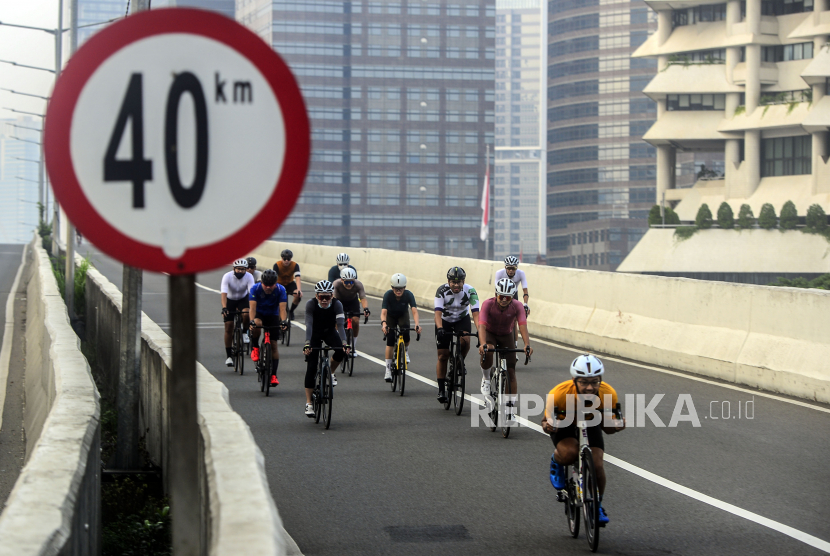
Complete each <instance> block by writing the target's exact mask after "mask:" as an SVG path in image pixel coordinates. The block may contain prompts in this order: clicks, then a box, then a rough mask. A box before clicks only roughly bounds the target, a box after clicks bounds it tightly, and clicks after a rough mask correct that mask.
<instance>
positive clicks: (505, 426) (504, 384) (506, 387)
mask: <svg viewBox="0 0 830 556" xmlns="http://www.w3.org/2000/svg"><path fill="white" fill-rule="evenodd" d="M508 397H510V378H509V377H508V376H507V370H506V369H501V371H499V398H501V401H500V404H501V405H502V406H503V407H504V409H505V413H504V415H502V416H501V417H502V425H501V435H502V436H503V437H504V438H507V437H508V436H510V421H509V420H508V419H507V411H509V410H510V408H509V407H508V406H507V398H508Z"/></svg>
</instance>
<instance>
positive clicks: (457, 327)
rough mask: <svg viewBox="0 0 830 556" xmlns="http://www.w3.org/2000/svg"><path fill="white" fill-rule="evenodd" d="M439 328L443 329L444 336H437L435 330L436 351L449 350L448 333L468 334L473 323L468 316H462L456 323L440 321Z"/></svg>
mask: <svg viewBox="0 0 830 556" xmlns="http://www.w3.org/2000/svg"><path fill="white" fill-rule="evenodd" d="M441 326H443V327H444V331H445V332H444V335H443V336H438V329H437V328H436V329H435V345H436V346H437V347H438V349H449V348H450V341H451V339H452V335H451V334H450V333H449V332H450V331H454V332H470V331H472V329H473V323H472V321H471V320H470V314H469V313H467V314H466V315H464V316H463V317H462V318H461V320H459V321H458V322H448V321H445V320H444V319H441Z"/></svg>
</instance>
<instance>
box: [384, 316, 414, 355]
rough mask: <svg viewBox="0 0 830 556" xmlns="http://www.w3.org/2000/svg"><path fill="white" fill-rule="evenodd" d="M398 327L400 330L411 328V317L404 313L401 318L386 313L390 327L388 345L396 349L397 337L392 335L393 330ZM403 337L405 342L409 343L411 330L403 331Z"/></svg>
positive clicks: (387, 323)
mask: <svg viewBox="0 0 830 556" xmlns="http://www.w3.org/2000/svg"><path fill="white" fill-rule="evenodd" d="M395 325H397V326H398V327H399V328H404V329H407V328H409V315H408V314H406V313H404V314H403V315H401V316H399V317H393V316H391V315H389V313H388V312H387V313H386V326H388V327H389V334H387V335H386V345H387V346H389V347H395V335H394V334H392V328H393V327H395ZM401 336H403V341H404V342H405V343H407V344H408V343H409V330H403V331H401Z"/></svg>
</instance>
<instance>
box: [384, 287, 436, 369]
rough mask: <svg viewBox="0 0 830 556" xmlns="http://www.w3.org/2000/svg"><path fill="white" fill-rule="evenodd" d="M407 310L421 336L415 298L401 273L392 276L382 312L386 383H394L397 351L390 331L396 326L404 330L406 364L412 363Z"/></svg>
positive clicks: (402, 334) (402, 333)
mask: <svg viewBox="0 0 830 556" xmlns="http://www.w3.org/2000/svg"><path fill="white" fill-rule="evenodd" d="M407 308H409V309H410V310H411V311H412V318H413V319H414V320H415V332H417V333H418V334H420V333H421V325H420V323H419V316H418V305H417V304H416V303H415V296H414V295H412V292H411V291H409V290H407V289H406V276H404V275H403V274H401V273H400V272H399V273H397V274H393V275H392V289H391V290H389V291H387V292H386V293H385V294H383V306H382V307H381V310H380V326H381V330H382V331H383V335H384V336H386V374H385V376H384V380H385V381H386V382H392V357H393V356H394V350H395V338H393V337H392V335H391V334H389V329H390V328H391V327H393V326H395V325H397V326H398V327H399V328H402V329H403V330H402V331H401V336H403V341H404V344H405V345H406V362H407V363H409V362H410V361H409V330H408V328H409V314H408V313H407V312H406V309H407ZM445 376H446V375H445Z"/></svg>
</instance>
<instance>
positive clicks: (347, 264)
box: [337, 263, 349, 266]
mask: <svg viewBox="0 0 830 556" xmlns="http://www.w3.org/2000/svg"><path fill="white" fill-rule="evenodd" d="M337 266H349V263H337Z"/></svg>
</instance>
